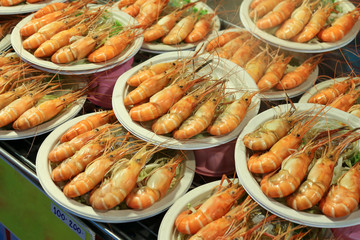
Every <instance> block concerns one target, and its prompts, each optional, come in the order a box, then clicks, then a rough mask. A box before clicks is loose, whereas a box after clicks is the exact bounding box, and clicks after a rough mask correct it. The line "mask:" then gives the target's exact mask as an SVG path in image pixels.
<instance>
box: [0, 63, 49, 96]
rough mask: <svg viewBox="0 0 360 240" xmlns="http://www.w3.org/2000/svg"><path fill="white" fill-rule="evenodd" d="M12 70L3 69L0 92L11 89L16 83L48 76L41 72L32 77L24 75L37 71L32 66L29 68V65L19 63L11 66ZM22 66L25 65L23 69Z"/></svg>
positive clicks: (0, 78)
mask: <svg viewBox="0 0 360 240" xmlns="http://www.w3.org/2000/svg"><path fill="white" fill-rule="evenodd" d="M10 67H11V68H12V70H5V73H4V74H1V76H0V94H2V93H5V92H6V91H8V90H10V89H12V88H13V87H15V86H16V85H17V84H19V83H22V82H30V81H33V80H35V81H40V80H42V79H44V78H45V77H49V75H46V74H41V75H38V76H33V77H26V76H27V75H30V74H32V73H36V72H39V71H38V70H36V69H34V68H30V67H29V65H26V64H20V65H18V66H17V67H12V66H10ZM22 67H25V69H23V68H22Z"/></svg>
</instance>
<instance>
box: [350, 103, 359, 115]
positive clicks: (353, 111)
mask: <svg viewBox="0 0 360 240" xmlns="http://www.w3.org/2000/svg"><path fill="white" fill-rule="evenodd" d="M348 113H350V114H352V115H355V116H357V117H358V118H360V104H355V105H353V106H352V107H351V108H350V109H349V110H348Z"/></svg>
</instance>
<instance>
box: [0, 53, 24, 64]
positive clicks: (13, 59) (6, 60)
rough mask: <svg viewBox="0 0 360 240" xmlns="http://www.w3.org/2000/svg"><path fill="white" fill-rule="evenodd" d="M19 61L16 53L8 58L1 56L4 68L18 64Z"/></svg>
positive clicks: (0, 62)
mask: <svg viewBox="0 0 360 240" xmlns="http://www.w3.org/2000/svg"><path fill="white" fill-rule="evenodd" d="M19 60H20V57H19V56H18V55H17V54H16V53H14V54H9V55H7V56H0V67H2V66H4V65H8V64H15V63H18V62H19Z"/></svg>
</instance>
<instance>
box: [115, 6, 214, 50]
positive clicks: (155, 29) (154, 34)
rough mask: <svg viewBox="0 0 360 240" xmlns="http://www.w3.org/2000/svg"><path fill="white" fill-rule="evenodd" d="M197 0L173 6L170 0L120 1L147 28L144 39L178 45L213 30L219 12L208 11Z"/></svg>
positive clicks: (193, 40) (192, 41)
mask: <svg viewBox="0 0 360 240" xmlns="http://www.w3.org/2000/svg"><path fill="white" fill-rule="evenodd" d="M198 2H200V3H201V1H197V2H192V3H187V4H185V5H181V6H178V7H173V6H171V4H170V3H169V1H168V0H149V1H148V0H121V1H120V2H119V3H118V7H119V9H121V10H122V11H124V12H126V13H128V14H129V15H131V16H132V17H134V18H135V19H136V20H137V21H138V23H139V24H140V25H142V26H143V28H144V29H146V30H145V32H144V41H145V42H154V41H157V40H160V41H161V42H162V43H163V44H166V45H175V44H179V43H181V42H185V43H195V42H199V41H201V40H202V39H204V38H205V37H206V36H207V35H208V33H209V32H211V30H212V28H213V24H214V21H213V19H214V17H215V16H216V12H212V13H208V11H207V9H203V8H201V5H196V4H197V3H198ZM197 7H199V9H198V8H197Z"/></svg>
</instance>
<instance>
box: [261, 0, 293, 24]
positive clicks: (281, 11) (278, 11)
mask: <svg viewBox="0 0 360 240" xmlns="http://www.w3.org/2000/svg"><path fill="white" fill-rule="evenodd" d="M298 3H299V0H284V1H281V2H280V3H279V4H278V5H276V7H275V8H274V9H273V10H272V11H271V12H269V13H268V14H266V15H265V16H264V17H262V18H261V19H259V20H257V21H256V26H257V27H258V28H260V29H268V28H273V27H276V26H278V25H279V24H281V23H283V22H284V21H285V20H287V19H288V18H289V17H290V15H291V13H292V12H293V11H294V9H295V7H296V5H297V4H298Z"/></svg>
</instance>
